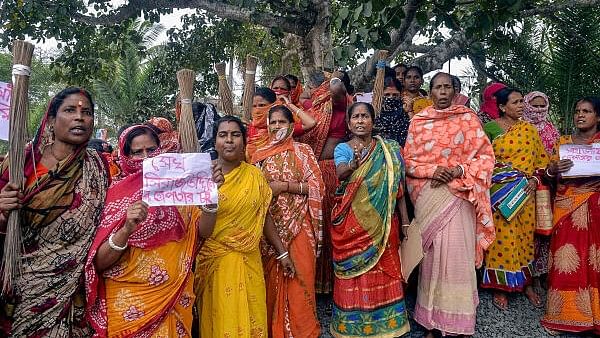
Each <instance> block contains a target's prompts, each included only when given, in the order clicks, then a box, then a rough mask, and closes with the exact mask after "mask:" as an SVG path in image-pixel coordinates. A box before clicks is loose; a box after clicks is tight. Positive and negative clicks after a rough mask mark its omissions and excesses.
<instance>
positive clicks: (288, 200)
mask: <svg viewBox="0 0 600 338" xmlns="http://www.w3.org/2000/svg"><path fill="white" fill-rule="evenodd" d="M268 121H269V133H270V142H269V144H268V145H267V146H266V147H264V148H261V149H258V150H257V151H256V153H254V156H252V163H254V164H256V165H258V166H259V167H260V168H261V169H262V171H263V174H264V175H265V178H266V179H267V181H268V182H269V185H270V186H271V190H272V191H273V201H272V202H271V205H270V207H269V212H270V214H271V217H272V218H273V222H274V223H275V227H276V228H277V232H278V233H279V237H280V238H281V240H282V242H283V246H284V247H285V248H286V249H287V250H288V252H289V255H290V257H292V260H293V261H294V265H295V268H296V275H295V276H294V278H286V277H285V276H284V275H283V269H282V267H281V266H280V264H279V261H278V259H277V256H278V255H277V252H276V251H275V249H274V248H273V247H272V246H271V245H268V246H266V247H265V248H264V249H265V250H263V264H264V267H265V279H266V283H267V314H268V320H269V336H270V337H318V336H319V334H320V325H319V321H318V320H317V317H316V300H315V271H316V259H317V255H318V253H319V249H320V244H321V237H322V236H321V226H322V221H323V218H322V210H321V200H322V198H323V189H324V186H323V180H322V178H321V170H320V169H319V166H318V164H317V159H316V158H315V155H314V154H313V152H312V149H311V148H310V147H309V146H308V145H306V144H303V143H298V142H294V141H293V139H292V131H293V126H294V117H293V115H292V112H291V111H290V110H289V109H288V108H286V107H285V106H275V107H273V108H271V109H270V110H269V119H268Z"/></svg>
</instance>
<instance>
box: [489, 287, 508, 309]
mask: <svg viewBox="0 0 600 338" xmlns="http://www.w3.org/2000/svg"><path fill="white" fill-rule="evenodd" d="M492 304H494V306H495V307H497V308H498V309H499V310H502V311H506V310H508V297H507V296H506V294H504V293H499V292H497V293H494V297H493V298H492Z"/></svg>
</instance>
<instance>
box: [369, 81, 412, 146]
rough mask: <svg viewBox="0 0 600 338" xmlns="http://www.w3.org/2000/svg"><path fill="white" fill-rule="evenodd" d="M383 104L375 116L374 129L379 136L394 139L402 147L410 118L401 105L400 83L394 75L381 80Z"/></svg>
mask: <svg viewBox="0 0 600 338" xmlns="http://www.w3.org/2000/svg"><path fill="white" fill-rule="evenodd" d="M383 85H384V88H383V105H382V107H381V113H380V114H379V115H378V116H377V117H376V118H375V129H377V130H378V131H379V134H380V136H381V137H383V138H385V139H389V140H394V141H396V142H398V144H400V146H402V147H404V143H405V142H406V134H408V125H409V124H410V118H409V117H408V114H407V113H406V112H405V111H404V108H403V107H402V99H401V97H402V85H401V84H400V81H398V79H396V78H395V77H386V78H385V79H384V80H383Z"/></svg>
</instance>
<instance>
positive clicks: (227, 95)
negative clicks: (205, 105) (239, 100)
mask: <svg viewBox="0 0 600 338" xmlns="http://www.w3.org/2000/svg"><path fill="white" fill-rule="evenodd" d="M225 67H226V64H225V62H221V63H217V64H216V65H215V70H216V71H217V75H218V76H219V98H220V99H221V106H222V107H223V112H224V113H225V115H233V97H232V94H231V88H229V84H228V83H227V77H226V75H225Z"/></svg>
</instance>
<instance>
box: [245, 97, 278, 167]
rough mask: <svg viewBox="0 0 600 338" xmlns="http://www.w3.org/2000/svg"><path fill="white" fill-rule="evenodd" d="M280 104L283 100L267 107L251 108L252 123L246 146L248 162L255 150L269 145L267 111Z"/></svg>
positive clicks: (249, 127)
mask: <svg viewBox="0 0 600 338" xmlns="http://www.w3.org/2000/svg"><path fill="white" fill-rule="evenodd" d="M282 104H284V102H283V100H279V99H278V100H277V101H275V102H274V103H273V104H270V105H268V106H265V107H256V108H252V121H251V122H250V124H249V126H248V142H247V145H246V154H247V158H248V160H251V159H252V156H253V155H254V152H256V150H257V149H259V148H262V147H264V146H266V145H267V144H268V143H269V129H268V127H269V121H268V120H269V110H270V109H271V108H273V107H275V106H278V105H282Z"/></svg>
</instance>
